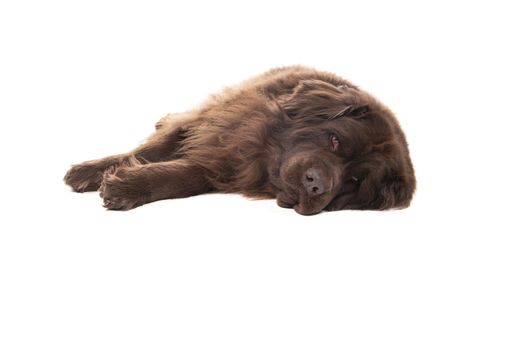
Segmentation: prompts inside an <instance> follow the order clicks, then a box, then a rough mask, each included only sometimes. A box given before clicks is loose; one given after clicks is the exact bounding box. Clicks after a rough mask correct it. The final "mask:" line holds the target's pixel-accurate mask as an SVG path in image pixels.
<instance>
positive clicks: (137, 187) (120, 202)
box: [99, 167, 151, 210]
mask: <svg viewBox="0 0 524 350" xmlns="http://www.w3.org/2000/svg"><path fill="white" fill-rule="evenodd" d="M99 191H100V197H102V199H103V200H104V207H106V208H107V209H110V210H129V209H133V208H136V207H138V206H141V205H142V204H145V203H148V202H149V200H150V197H151V194H150V190H149V185H148V183H147V181H146V180H145V179H144V178H143V177H142V176H140V173H139V171H137V170H136V168H133V167H130V168H125V167H124V168H116V167H115V168H110V169H108V170H106V172H105V173H104V175H103V179H102V183H101V185H100V188H99Z"/></svg>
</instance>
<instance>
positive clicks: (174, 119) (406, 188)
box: [64, 66, 416, 214]
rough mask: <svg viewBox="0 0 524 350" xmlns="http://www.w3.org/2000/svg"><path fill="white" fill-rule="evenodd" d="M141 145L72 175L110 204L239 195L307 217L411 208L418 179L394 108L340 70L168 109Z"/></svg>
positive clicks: (244, 87)
mask: <svg viewBox="0 0 524 350" xmlns="http://www.w3.org/2000/svg"><path fill="white" fill-rule="evenodd" d="M156 129H157V130H156V133H155V134H153V135H152V136H151V137H150V138H149V140H148V141H147V142H146V143H145V144H143V145H142V146H140V147H138V148H137V149H135V150H133V151H131V152H129V153H126V154H119V155H115V156H110V157H107V158H103V159H99V160H94V161H88V162H85V163H81V164H78V165H74V166H73V167H72V168H71V169H70V170H69V171H68V173H67V174H66V176H65V178H64V181H65V182H66V183H67V184H68V185H70V186H71V187H72V188H73V190H75V191H77V192H84V191H96V190H99V191H100V196H101V197H102V198H103V200H104V206H105V207H106V208H108V209H115V210H127V209H132V208H135V207H137V206H140V205H143V204H146V203H149V202H152V201H157V200H160V199H167V198H181V197H188V196H194V195H197V194H201V193H207V192H229V193H232V192H235V193H242V194H244V195H246V196H250V197H264V198H268V197H269V198H275V197H276V198H277V203H278V204H279V205H280V206H282V207H288V208H291V207H292V208H294V209H295V210H296V211H297V212H298V213H300V214H315V213H318V212H320V211H322V210H340V209H378V210H382V209H389V208H403V207H407V206H408V205H409V204H410V202H411V198H412V196H413V192H414V191H415V183H416V182H415V176H414V172H413V167H412V164H411V159H410V157H409V151H408V146H407V143H406V139H405V137H404V134H403V132H402V130H401V128H400V126H399V124H398V122H397V120H396V119H395V117H394V116H393V113H392V112H391V111H390V110H389V109H388V108H387V107H385V106H384V105H382V104H381V103H380V102H379V101H377V100H376V99H375V98H373V97H372V96H370V95H369V94H367V93H366V92H364V91H362V90H360V89H359V88H357V87H356V86H354V85H353V84H351V83H350V82H348V81H346V80H344V79H341V78H339V77H337V76H335V75H333V74H330V73H325V72H319V71H316V70H313V69H310V68H305V67H300V66H297V67H286V68H277V69H273V70H270V71H269V72H267V73H265V74H262V75H260V76H257V77H255V78H252V79H250V80H248V81H246V82H244V83H243V84H241V85H239V86H238V87H234V88H228V89H226V90H225V91H224V92H222V93H221V94H219V95H216V96H213V97H212V98H211V99H210V100H209V101H207V102H206V103H204V104H203V105H202V106H200V107H199V108H197V109H195V110H191V111H188V112H184V113H180V114H170V115H167V116H166V117H164V118H162V119H161V120H160V121H159V122H158V123H157V125H156Z"/></svg>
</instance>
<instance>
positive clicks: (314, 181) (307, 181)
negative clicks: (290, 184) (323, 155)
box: [302, 168, 325, 196]
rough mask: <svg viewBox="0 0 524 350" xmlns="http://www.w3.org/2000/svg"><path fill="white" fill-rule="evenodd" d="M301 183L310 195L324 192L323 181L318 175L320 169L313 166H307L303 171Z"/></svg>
mask: <svg viewBox="0 0 524 350" xmlns="http://www.w3.org/2000/svg"><path fill="white" fill-rule="evenodd" d="M302 183H303V184H304V187H305V188H306V192H307V194H308V195H310V196H318V195H321V194H322V193H324V191H325V188H324V181H323V180H322V176H321V175H320V171H319V170H318V169H315V168H309V169H308V170H306V172H305V173H304V176H303V178H302Z"/></svg>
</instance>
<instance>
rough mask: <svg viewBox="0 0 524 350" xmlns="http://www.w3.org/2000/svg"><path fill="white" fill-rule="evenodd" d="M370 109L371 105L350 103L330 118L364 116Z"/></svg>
mask: <svg viewBox="0 0 524 350" xmlns="http://www.w3.org/2000/svg"><path fill="white" fill-rule="evenodd" d="M368 111H369V106H368V105H366V104H364V105H360V106H359V105H352V104H351V105H348V106H346V107H344V108H342V109H341V110H340V111H339V112H338V113H336V114H334V115H332V116H330V117H329V119H335V118H340V117H351V118H357V119H358V118H362V117H363V116H364V115H366V113H367V112H368Z"/></svg>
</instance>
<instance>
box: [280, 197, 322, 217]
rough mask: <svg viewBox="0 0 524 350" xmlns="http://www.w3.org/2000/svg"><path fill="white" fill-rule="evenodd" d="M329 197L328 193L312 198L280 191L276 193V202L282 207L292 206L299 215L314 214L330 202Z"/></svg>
mask: <svg viewBox="0 0 524 350" xmlns="http://www.w3.org/2000/svg"><path fill="white" fill-rule="evenodd" d="M322 197H323V198H322ZM296 198H299V199H296ZM329 199H330V198H329V194H326V195H325V196H321V197H317V198H314V199H312V198H308V197H307V196H299V195H298V194H297V195H296V196H295V195H290V194H289V193H286V192H280V193H279V194H278V195H277V204H278V205H279V206H280V207H282V208H293V209H294V210H295V211H296V212H297V213H299V214H301V215H314V214H318V213H320V212H321V211H322V210H324V208H325V207H326V206H327V205H328V204H329V203H330V200H329Z"/></svg>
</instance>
